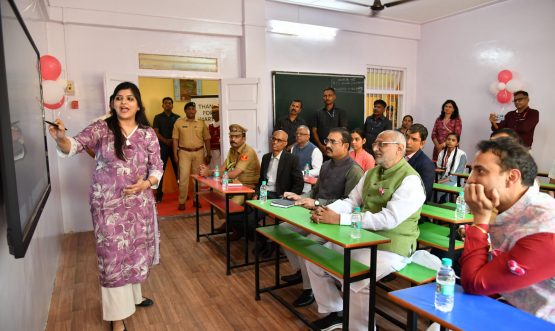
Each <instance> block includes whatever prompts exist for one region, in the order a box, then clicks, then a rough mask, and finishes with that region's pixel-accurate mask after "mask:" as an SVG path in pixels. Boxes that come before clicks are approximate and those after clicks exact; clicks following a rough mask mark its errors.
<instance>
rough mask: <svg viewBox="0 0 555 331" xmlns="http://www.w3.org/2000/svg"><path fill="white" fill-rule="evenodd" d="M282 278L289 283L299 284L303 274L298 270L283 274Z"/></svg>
mask: <svg viewBox="0 0 555 331" xmlns="http://www.w3.org/2000/svg"><path fill="white" fill-rule="evenodd" d="M281 280H282V281H284V282H286V283H289V284H298V283H300V282H302V281H303V275H302V274H301V271H300V270H297V272H295V273H294V274H290V275H285V276H281Z"/></svg>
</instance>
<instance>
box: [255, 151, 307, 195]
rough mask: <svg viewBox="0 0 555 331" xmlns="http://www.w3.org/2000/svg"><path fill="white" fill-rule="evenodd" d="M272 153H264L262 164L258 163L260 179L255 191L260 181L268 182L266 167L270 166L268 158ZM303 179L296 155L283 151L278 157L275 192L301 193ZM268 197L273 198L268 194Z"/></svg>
mask: <svg viewBox="0 0 555 331" xmlns="http://www.w3.org/2000/svg"><path fill="white" fill-rule="evenodd" d="M271 156H272V153H271V152H270V153H267V154H264V156H263V157H262V164H261V165H260V179H259V181H258V185H257V186H256V192H257V193H258V192H259V191H260V185H262V181H266V182H268V175H267V174H266V173H267V172H268V167H269V166H270V158H271ZM303 186H304V179H303V174H302V173H301V169H299V165H298V161H297V157H296V156H294V155H293V154H291V153H288V152H286V151H283V152H282V153H281V156H280V158H279V164H278V168H277V177H276V189H275V193H276V194H277V196H281V195H283V193H284V192H293V193H296V194H301V192H302V191H303ZM268 198H273V197H270V195H268Z"/></svg>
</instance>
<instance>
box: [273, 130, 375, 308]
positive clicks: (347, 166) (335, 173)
mask: <svg viewBox="0 0 555 331" xmlns="http://www.w3.org/2000/svg"><path fill="white" fill-rule="evenodd" d="M324 144H325V146H326V155H327V156H328V158H330V159H329V160H328V161H326V162H324V164H323V165H322V168H321V170H320V178H319V179H318V182H317V183H316V185H314V187H313V188H312V190H311V191H310V192H307V193H304V194H303V195H302V196H298V195H296V194H294V193H291V192H286V193H285V194H284V197H285V198H287V199H292V200H296V202H295V204H296V205H300V206H303V207H305V208H308V209H314V208H315V207H316V206H318V205H320V206H325V205H327V204H329V203H332V202H334V201H335V200H337V199H344V198H346V197H347V196H348V195H349V192H351V190H352V189H353V188H354V187H355V185H356V184H357V183H358V181H359V180H360V178H361V177H362V175H363V174H364V171H362V168H361V167H360V166H359V165H358V163H356V162H355V161H354V160H353V159H352V158H351V157H350V156H349V146H350V144H351V135H350V134H349V131H347V130H346V129H343V128H334V129H331V130H330V132H329V134H328V136H327V138H326V139H324ZM281 226H285V227H287V228H288V229H290V230H292V231H295V232H298V233H300V234H302V235H305V236H306V235H308V232H306V231H304V230H302V229H301V228H298V227H296V226H294V225H290V224H289V223H281ZM310 238H311V239H313V240H315V241H319V242H321V243H324V240H323V239H321V238H320V237H317V236H311V237H310ZM285 254H286V255H287V258H288V259H289V262H290V263H291V266H292V267H293V269H295V270H296V272H295V273H294V274H291V275H286V276H283V277H282V278H281V279H282V280H283V281H285V282H288V283H296V282H300V281H301V279H302V282H303V292H302V293H301V295H300V296H299V297H298V298H297V299H296V300H295V301H294V302H293V305H294V306H296V307H304V306H308V305H310V304H312V303H313V302H314V296H313V294H312V287H311V286H310V281H309V279H308V275H307V273H306V265H305V263H304V259H303V258H301V257H299V256H297V255H295V254H293V253H291V252H290V251H288V250H285Z"/></svg>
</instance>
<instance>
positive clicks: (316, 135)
mask: <svg viewBox="0 0 555 331" xmlns="http://www.w3.org/2000/svg"><path fill="white" fill-rule="evenodd" d="M336 98H337V97H336V95H335V90H334V89H333V87H327V88H325V89H324V95H323V97H322V99H323V100H324V108H322V109H321V110H319V111H317V112H316V113H315V114H314V124H313V126H312V137H313V139H314V143H315V144H316V146H317V147H318V148H319V149H320V151H321V152H322V154H324V155H326V144H325V143H324V142H323V140H324V139H326V138H327V136H328V133H329V132H330V129H332V128H339V127H342V128H345V129H346V128H347V113H346V112H345V111H344V110H343V109H341V108H337V107H335V99H336ZM325 159H326V160H327V159H328V158H327V157H325Z"/></svg>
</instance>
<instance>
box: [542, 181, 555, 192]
mask: <svg viewBox="0 0 555 331" xmlns="http://www.w3.org/2000/svg"><path fill="white" fill-rule="evenodd" d="M540 191H552V192H555V184H549V183H540Z"/></svg>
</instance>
